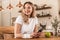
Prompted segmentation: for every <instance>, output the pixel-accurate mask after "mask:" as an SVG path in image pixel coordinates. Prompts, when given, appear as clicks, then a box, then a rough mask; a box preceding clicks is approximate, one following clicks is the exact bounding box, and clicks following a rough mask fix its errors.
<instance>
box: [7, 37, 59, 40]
mask: <svg viewBox="0 0 60 40" xmlns="http://www.w3.org/2000/svg"><path fill="white" fill-rule="evenodd" d="M6 40H60V37H51V38H32V39H15V38H10V39H6Z"/></svg>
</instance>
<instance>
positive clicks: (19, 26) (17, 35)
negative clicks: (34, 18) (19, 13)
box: [14, 23, 23, 38]
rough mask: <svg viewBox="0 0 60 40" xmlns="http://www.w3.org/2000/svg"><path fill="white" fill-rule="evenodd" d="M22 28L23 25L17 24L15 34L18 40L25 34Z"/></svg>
mask: <svg viewBox="0 0 60 40" xmlns="http://www.w3.org/2000/svg"><path fill="white" fill-rule="evenodd" d="M21 27H22V25H21V24H18V23H16V24H15V30H14V31H15V32H14V34H15V37H16V38H22V37H23V34H21Z"/></svg>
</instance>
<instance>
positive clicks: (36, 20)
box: [35, 17, 38, 25]
mask: <svg viewBox="0 0 60 40" xmlns="http://www.w3.org/2000/svg"><path fill="white" fill-rule="evenodd" d="M37 24H38V18H37V17H35V25H37Z"/></svg>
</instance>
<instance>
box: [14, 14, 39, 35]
mask: <svg viewBox="0 0 60 40" xmlns="http://www.w3.org/2000/svg"><path fill="white" fill-rule="evenodd" d="M28 20H29V24H26V23H24V21H23V19H22V16H21V15H20V16H18V17H17V19H16V21H15V24H16V23H18V24H21V25H22V28H21V33H23V34H24V33H28V34H30V33H32V32H33V30H34V28H35V25H37V24H38V18H37V17H35V18H29V19H28Z"/></svg>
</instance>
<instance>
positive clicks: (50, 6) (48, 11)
mask: <svg viewBox="0 0 60 40" xmlns="http://www.w3.org/2000/svg"><path fill="white" fill-rule="evenodd" d="M27 1H30V2H32V3H33V4H34V8H35V13H36V16H37V18H38V22H39V25H38V26H39V29H40V28H42V29H43V31H42V32H41V33H42V34H41V36H40V37H39V38H32V39H30V38H22V39H21V38H14V22H15V20H16V18H17V16H19V15H20V14H21V10H22V6H23V4H24V3H25V2H27ZM0 40H60V0H0Z"/></svg>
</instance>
